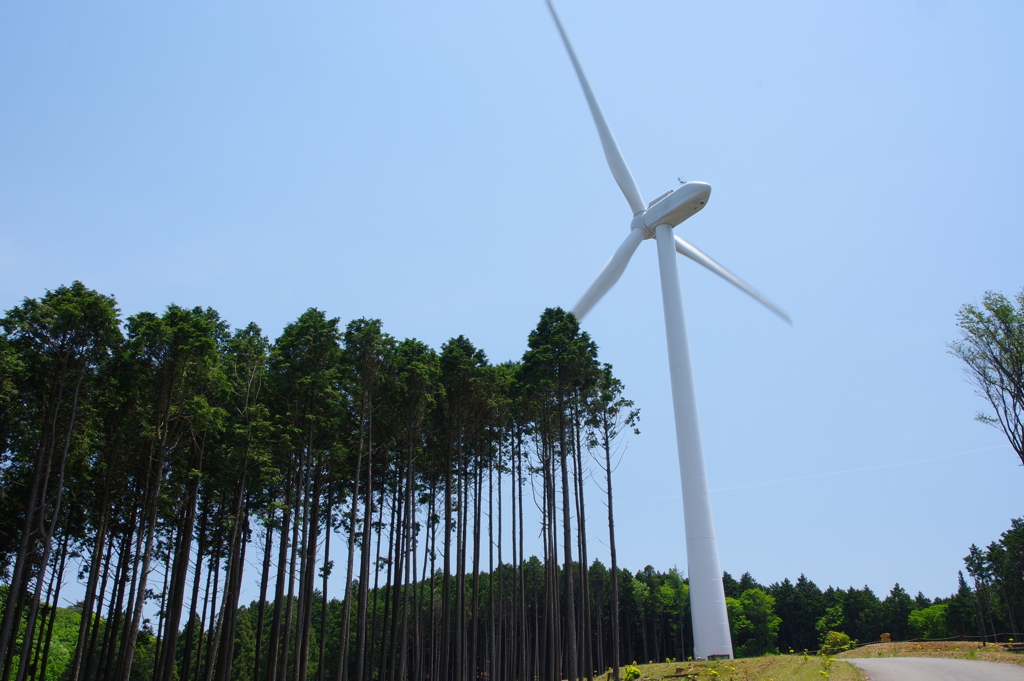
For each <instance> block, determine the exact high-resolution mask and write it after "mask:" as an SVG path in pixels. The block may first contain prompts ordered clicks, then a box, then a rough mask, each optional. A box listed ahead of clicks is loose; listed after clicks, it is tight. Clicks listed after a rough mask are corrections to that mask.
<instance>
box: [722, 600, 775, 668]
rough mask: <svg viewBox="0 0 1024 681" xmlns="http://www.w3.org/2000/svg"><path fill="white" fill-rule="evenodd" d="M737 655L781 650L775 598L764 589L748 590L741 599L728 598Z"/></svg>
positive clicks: (754, 654) (759, 654)
mask: <svg viewBox="0 0 1024 681" xmlns="http://www.w3.org/2000/svg"><path fill="white" fill-rule="evenodd" d="M725 602H726V609H727V610H728V613H729V625H730V629H731V630H732V637H733V653H734V655H735V656H736V657H758V656H761V655H766V654H777V653H778V637H779V624H780V623H781V622H782V619H781V618H780V617H779V616H778V615H777V614H775V598H774V597H772V595H771V594H769V593H767V592H765V591H763V590H761V589H747V590H746V591H744V592H743V593H742V594H741V595H740V597H739V598H729V597H728V596H727V597H726V599H725Z"/></svg>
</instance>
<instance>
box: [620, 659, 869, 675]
mask: <svg viewBox="0 0 1024 681" xmlns="http://www.w3.org/2000/svg"><path fill="white" fill-rule="evenodd" d="M637 667H639V668H640V672H641V674H642V675H641V677H640V681H661V680H662V679H666V680H669V681H688V679H694V680H695V681H823V679H825V678H828V679H829V681H862V680H863V679H864V678H865V676H864V674H863V672H861V671H860V670H859V669H857V668H856V667H854V666H853V665H851V664H849V663H846V662H841V661H839V660H835V661H834V662H833V663H832V664H831V666H830V667H829V669H828V673H829V676H828V677H824V676H822V674H821V672H822V671H825V665H824V664H823V658H821V657H813V656H807V657H804V656H803V655H768V656H765V657H748V658H744V659H740V660H720V661H716V662H662V663H655V664H641V665H637ZM677 669H681V670H682V673H696V674H697V676H693V677H678V676H676V674H677V671H676V670H677ZM624 670H625V668H620V670H619V671H620V676H621V675H622V674H623V673H624ZM673 677H674V678H673ZM610 678H611V675H608V674H602V675H601V676H600V681H609V680H610Z"/></svg>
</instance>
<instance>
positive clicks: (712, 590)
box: [547, 0, 790, 660]
mask: <svg viewBox="0 0 1024 681" xmlns="http://www.w3.org/2000/svg"><path fill="white" fill-rule="evenodd" d="M547 3H548V9H550V10H551V16H552V17H554V20H555V26H557V27H558V32H559V34H561V36H562V41H563V42H564V43H565V49H566V51H568V53H569V59H571V60H572V65H573V68H574V69H575V70H576V76H577V77H578V78H579V81H580V85H581V86H582V88H583V94H584V96H585V97H586V98H587V105H588V106H589V107H590V113H591V115H592V116H593V118H594V123H595V125H596V126H597V134H598V136H599V137H600V138H601V146H602V147H603V148H604V155H605V158H606V159H607V161H608V167H609V168H610V169H611V171H612V175H613V176H614V177H615V181H616V183H618V185H619V189H621V190H622V193H623V194H624V195H625V197H626V201H628V202H629V207H630V209H631V210H632V212H633V219H632V221H631V222H630V230H629V234H628V235H627V236H626V240H625V241H623V242H622V245H621V246H619V248H618V250H617V251H615V254H614V255H612V257H611V259H610V260H609V261H608V262H607V263H606V264H605V266H604V268H603V269H602V270H601V272H600V273H599V274H598V275H597V278H596V279H594V282H593V283H592V284H591V285H590V287H589V288H588V289H587V290H586V292H585V293H584V294H583V296H582V297H581V298H580V300H579V302H578V303H576V306H575V307H574V308H573V310H572V311H573V312H574V313H575V314H576V316H577V317H578V318H579V319H583V317H584V316H586V314H587V312H589V311H590V309H591V308H592V307H593V306H594V305H596V304H597V302H598V301H599V300H600V299H601V298H602V297H603V296H604V294H605V293H607V292H608V290H609V289H610V288H611V287H612V286H614V285H615V282H616V281H618V280H619V277H620V276H622V273H623V271H625V269H626V265H627V264H628V263H629V259H630V258H631V257H632V256H633V253H634V252H635V251H636V249H637V247H638V246H639V245H640V242H642V241H644V240H646V239H655V240H656V241H657V245H658V267H659V270H660V272H661V296H662V302H663V304H664V310H665V340H666V342H667V344H668V361H669V377H670V380H671V384H672V404H673V407H674V409H673V412H674V415H675V421H676V444H677V447H678V449H679V473H680V477H681V478H682V486H683V514H684V519H685V527H686V563H687V570H688V572H689V580H690V605H691V609H692V613H693V645H694V656H695V657H697V658H698V659H705V660H706V659H711V658H715V657H729V658H731V657H732V655H733V651H732V638H731V637H730V635H729V615H728V612H727V611H726V608H725V590H724V588H723V586H722V568H721V565H720V564H719V562H718V544H717V542H716V540H715V524H714V520H713V518H712V515H711V494H710V491H709V489H708V480H707V472H706V471H705V468H704V449H703V446H702V445H701V439H700V421H699V420H698V418H697V398H696V393H695V391H694V387H693V370H692V367H691V365H690V346H689V343H688V341H687V338H686V320H685V318H684V317H683V296H682V291H681V289H680V286H679V271H678V269H677V267H676V258H675V256H676V253H677V252H678V253H680V254H682V255H685V256H686V257H688V258H690V259H691V260H693V261H695V262H697V263H699V264H701V265H703V266H704V267H706V268H708V269H709V270H711V271H712V272H714V273H715V274H717V275H718V276H720V277H722V278H723V279H725V280H726V281H728V282H729V283H731V284H733V285H734V286H736V287H738V288H739V289H741V290H742V291H744V292H745V293H747V294H749V295H751V296H753V297H754V298H755V299H756V300H757V301H758V302H760V303H762V304H763V305H765V306H767V307H768V308H769V309H770V310H771V311H772V312H774V313H775V314H777V315H779V316H780V317H782V318H783V319H785V320H786V321H787V322H789V321H790V319H789V317H788V316H787V315H786V313H785V312H783V311H782V310H781V309H780V308H779V307H778V306H777V305H775V304H774V303H772V302H771V301H770V300H768V299H767V298H765V297H764V296H762V295H761V294H760V293H758V292H757V291H755V290H754V289H753V288H752V287H751V286H749V285H748V284H746V283H745V282H743V281H742V280H741V279H740V278H739V277H737V276H736V275H734V274H732V273H731V272H729V271H728V270H727V269H725V268H724V267H722V266H721V265H719V264H718V263H717V262H715V261H714V260H712V259H711V258H709V257H708V256H707V255H705V254H704V253H703V252H702V251H700V250H699V249H697V248H696V247H694V246H693V245H691V244H689V243H687V242H686V241H684V240H683V239H681V238H680V237H678V236H675V235H674V233H673V231H672V230H673V229H674V228H675V226H676V225H678V224H680V223H682V222H683V221H684V220H686V219H687V218H689V217H691V216H692V215H695V214H696V213H698V212H699V211H700V210H701V209H702V208H704V206H705V205H706V204H707V201H708V199H709V198H710V196H711V186H710V185H708V184H705V183H704V182H685V183H683V184H682V185H680V186H679V187H677V188H676V189H674V190H671V191H669V192H667V193H665V194H663V195H662V196H660V197H658V198H657V199H655V200H654V201H653V202H652V203H651V205H649V206H648V205H647V204H645V203H644V200H643V198H642V197H641V195H640V190H639V189H638V188H637V186H636V182H635V181H634V180H633V175H632V174H631V173H630V172H629V167H628V166H627V165H626V161H625V159H624V158H623V157H622V152H620V151H619V145H618V144H616V143H615V138H614V137H613V136H612V132H611V129H610V128H609V127H608V123H607V122H606V121H605V119H604V114H602V113H601V107H600V105H599V104H598V103H597V98H595V97H594V93H593V92H592V91H591V89H590V84H589V83H588V82H587V77H586V75H584V73H583V67H581V66H580V63H579V60H578V59H577V58H576V53H575V52H574V51H573V49H572V45H571V44H570V43H569V38H568V36H567V35H566V34H565V30H564V29H563V28H562V22H561V21H559V19H558V14H556V13H555V8H554V6H553V5H552V4H551V0H547Z"/></svg>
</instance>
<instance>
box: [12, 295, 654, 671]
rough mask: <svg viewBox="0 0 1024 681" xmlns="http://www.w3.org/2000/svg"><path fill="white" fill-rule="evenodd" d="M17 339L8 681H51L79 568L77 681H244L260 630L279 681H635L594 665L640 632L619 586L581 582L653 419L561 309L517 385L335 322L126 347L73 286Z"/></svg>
mask: <svg viewBox="0 0 1024 681" xmlns="http://www.w3.org/2000/svg"><path fill="white" fill-rule="evenodd" d="M0 325H2V328H3V334H2V335H0V445H2V446H0V457H2V458H0V486H2V492H3V496H2V499H0V506H2V508H0V570H2V575H3V579H4V581H6V583H7V588H6V590H5V593H6V598H5V599H4V604H3V616H2V620H0V663H2V671H0V679H2V681H8V680H9V679H16V680H17V681H23V680H26V679H41V678H45V676H46V665H47V661H48V659H49V657H48V655H47V653H46V649H47V647H48V645H49V641H50V637H51V632H52V623H53V619H54V618H53V617H52V616H51V617H50V618H49V619H47V613H50V614H51V615H52V614H53V612H54V610H53V607H52V605H54V604H56V603H57V602H58V601H59V598H60V590H61V588H62V585H64V584H65V583H66V582H67V581H68V579H69V578H70V576H71V575H70V574H69V570H70V571H76V570H77V572H78V577H79V579H80V580H81V581H82V583H83V584H84V587H85V594H84V597H83V599H82V601H81V603H80V604H79V607H78V609H79V610H80V611H81V620H80V627H79V632H78V636H77V644H76V645H75V647H74V654H73V659H72V660H71V661H70V663H69V668H68V672H67V678H69V679H71V680H72V681H79V680H80V679H99V678H102V679H125V680H126V679H129V678H132V677H133V674H134V675H136V676H137V675H139V674H142V675H143V676H142V677H141V678H152V679H157V680H159V681H171V680H172V679H182V680H187V679H203V680H204V681H221V680H226V679H229V678H234V675H235V671H236V670H235V669H234V666H235V664H236V662H237V659H238V641H239V638H240V637H243V636H248V635H252V632H259V635H257V636H255V639H254V642H253V646H252V653H251V654H252V658H253V659H252V665H251V668H252V669H253V670H260V674H261V675H260V676H259V678H260V679H261V681H262V679H267V680H268V681H278V680H283V679H295V681H305V680H306V679H308V678H311V677H315V678H317V679H321V680H322V679H326V678H332V679H335V678H336V679H338V680H339V681H346V680H348V679H359V680H362V679H370V678H387V679H400V678H403V679H404V678H409V677H414V676H415V677H424V676H429V677H431V678H444V679H460V680H467V681H468V680H469V679H474V678H476V677H477V676H478V675H479V674H480V673H482V670H483V669H485V668H486V669H487V670H489V672H488V673H490V674H492V675H494V676H495V677H501V676H504V677H507V678H523V677H524V676H526V675H543V676H548V677H553V676H554V675H555V674H566V673H568V674H573V675H574V677H575V676H588V675H591V674H592V672H593V670H594V669H595V668H596V667H597V666H599V664H605V663H606V662H607V663H608V664H612V665H616V664H617V663H618V661H619V658H620V656H619V655H616V654H615V653H614V652H609V651H606V650H603V649H602V650H599V648H600V645H599V644H598V643H597V642H598V641H603V640H604V634H603V633H602V632H606V631H609V629H610V630H613V631H614V632H615V633H614V634H613V635H612V636H611V638H612V639H614V638H615V637H617V636H618V632H619V630H620V628H621V627H619V626H616V625H614V624H608V623H606V622H604V621H603V620H602V617H603V615H602V614H601V613H599V612H596V611H595V608H596V607H597V606H595V603H598V602H601V603H603V601H599V600H595V592H594V590H595V589H599V590H600V589H602V588H605V586H606V585H605V584H604V583H603V582H601V583H598V584H594V583H593V582H592V580H591V570H586V569H582V568H581V566H586V565H588V563H589V557H588V556H587V545H588V544H587V542H588V531H589V532H591V533H593V532H594V531H595V530H594V528H588V527H587V522H586V521H587V519H588V517H589V513H588V510H587V508H586V501H587V499H586V491H587V490H588V489H591V488H590V487H589V486H588V485H586V484H585V483H586V481H587V480H588V479H589V478H590V477H591V476H592V475H593V474H595V473H600V476H599V479H600V480H601V481H603V483H604V486H605V488H604V492H605V493H606V496H604V497H602V498H601V501H603V502H605V503H606V504H607V505H608V516H607V518H608V527H609V529H610V530H613V527H614V520H613V514H612V507H611V499H612V490H611V471H612V469H613V468H614V462H615V459H616V456H615V455H616V447H617V440H618V438H619V435H620V433H621V432H622V431H624V430H626V429H629V428H632V429H634V430H635V424H636V419H637V412H636V410H635V409H634V408H633V405H632V403H631V402H629V401H628V400H626V399H625V398H624V397H623V396H622V385H621V383H619V381H618V380H617V379H616V378H615V377H614V376H613V375H612V372H611V367H610V366H608V365H606V364H601V363H600V362H599V361H598V357H597V348H596V345H595V344H594V343H593V341H592V340H591V339H590V338H589V337H588V336H587V335H586V334H585V333H582V332H581V331H580V330H579V328H578V325H577V322H576V319H575V317H573V316H572V315H571V314H567V313H565V312H562V311H561V310H558V309H549V310H546V311H545V312H544V314H543V315H542V316H541V319H540V322H539V324H538V326H537V328H536V329H535V330H534V331H533V332H532V333H531V334H530V336H529V338H528V349H527V351H526V353H525V354H524V356H523V358H522V360H520V361H517V362H508V363H504V364H497V365H496V364H491V363H490V362H489V361H488V359H487V357H486V355H485V353H484V352H483V351H482V350H481V349H479V348H476V347H475V346H474V345H473V344H472V343H471V342H470V341H469V340H468V339H466V338H465V337H462V336H459V337H456V338H453V339H452V340H450V341H448V342H447V343H445V344H444V345H443V346H442V348H441V349H440V351H435V350H433V349H432V348H430V347H428V346H427V345H425V344H423V343H421V342H419V341H417V340H415V339H406V340H397V339H395V338H392V337H391V336H389V335H388V334H386V333H385V332H384V331H383V328H382V325H381V323H380V321H379V320H372V319H359V320H355V321H353V322H351V323H349V324H347V325H346V326H345V327H344V328H342V326H341V325H340V322H339V320H338V319H332V318H329V317H328V316H327V315H325V314H324V313H323V312H322V311H319V310H316V309H310V310H308V311H307V312H305V313H304V314H302V315H301V316H300V317H299V319H298V320H296V321H295V322H294V323H292V324H289V325H288V326H287V327H286V328H285V329H284V331H283V333H282V334H281V336H280V337H279V338H278V339H277V340H276V341H274V342H270V341H269V339H268V338H266V337H265V336H264V335H263V333H262V331H261V330H260V329H259V328H258V327H257V326H256V325H254V324H249V325H248V326H245V327H242V328H239V329H235V330H232V329H231V328H230V327H229V326H228V324H227V323H226V322H225V321H224V320H222V319H221V318H220V316H219V315H218V314H217V313H216V312H215V311H214V310H212V309H209V308H205V309H204V308H193V309H186V308H182V307H179V306H176V305H171V306H169V307H168V308H167V309H166V310H165V311H164V312H163V313H161V314H157V313H150V312H143V313H139V314H135V315H132V316H130V317H128V318H127V319H126V320H124V321H123V323H122V320H121V319H120V315H119V311H118V308H117V306H116V302H115V300H114V299H113V297H111V296H105V295H101V294H99V293H97V292H95V291H92V290H89V289H88V288H86V287H85V286H84V285H82V284H81V283H79V282H75V283H74V284H72V285H71V286H66V287H61V288H59V289H56V290H54V291H51V292H47V294H46V295H44V296H42V297H41V298H39V299H26V300H25V301H24V303H23V304H22V305H20V306H18V307H16V308H14V309H12V310H10V311H9V312H8V313H7V314H6V315H5V316H4V318H3V319H2V320H0ZM602 468H603V469H604V470H603V472H602V471H601V470H600V469H602ZM536 518H539V528H538V525H537V521H536V520H535V519H536ZM528 520H529V522H528ZM538 529H539V532H540V536H541V538H542V547H543V551H542V555H541V557H540V558H539V559H538V562H537V563H536V565H537V566H539V568H540V571H539V572H537V571H536V570H534V569H533V568H534V567H535V566H534V564H533V563H531V562H530V560H529V559H527V557H526V555H525V537H526V536H527V535H534V534H536V533H537V531H538ZM332 542H334V548H333V549H332ZM611 546H612V547H613V558H612V560H613V563H612V568H611V575H612V576H611V577H610V578H609V581H610V582H611V583H612V586H611V588H610V589H609V592H610V593H609V596H608V598H610V601H609V605H608V606H607V607H608V608H610V611H611V613H612V615H611V616H612V617H613V621H614V619H615V614H614V613H617V611H618V607H617V605H616V600H617V599H618V597H619V591H618V580H616V579H615V577H614V575H616V574H617V567H616V565H615V558H614V538H613V537H612V538H611ZM339 547H340V548H341V549H342V550H341V552H340V553H341V555H343V556H344V558H343V559H342V560H341V561H339V564H338V565H335V562H334V560H333V559H332V556H335V555H337V554H338V553H339V552H338V551H337V549H338V548H339ZM250 565H251V566H253V567H256V569H257V570H258V572H259V574H258V577H257V578H256V579H257V581H258V583H259V585H260V597H259V600H258V601H257V602H256V603H255V604H254V605H253V606H252V607H251V608H248V609H247V608H244V607H240V604H239V597H240V592H241V588H242V584H243V578H244V575H245V574H246V567H247V566H250ZM332 575H335V576H336V577H338V578H339V579H334V580H332V579H331V576H332ZM494 575H496V576H497V579H498V584H496V585H495V586H496V589H497V590H496V591H494V593H495V594H500V595H501V596H502V597H501V598H499V599H495V600H493V601H487V602H485V600H484V599H486V598H487V595H486V594H488V593H490V592H488V590H487V587H486V585H485V582H486V579H487V576H494ZM339 583H340V584H341V585H342V586H341V587H340V589H338V593H331V592H329V589H330V588H332V587H333V588H335V589H337V588H338V584H339ZM414 585H415V586H414ZM602 593H604V592H602ZM332 601H334V602H337V603H339V606H338V608H340V611H339V612H333V611H332V610H331V608H330V607H329V604H330V603H331V602H332ZM48 604H49V607H48ZM250 611H251V612H250ZM241 613H248V614H247V615H246V617H243V616H242V614H241ZM253 618H254V620H253ZM250 620H253V621H250ZM331 627H334V628H335V629H336V631H334V632H333V634H334V637H333V639H332V638H331V637H328V636H325V635H323V633H324V632H327V631H329V630H331ZM595 628H596V630H595ZM246 632H248V633H246ZM332 640H333V641H334V642H335V643H334V644H333V645H332ZM499 641H501V642H502V644H501V646H500V650H499V644H498V642H499ZM612 645H613V646H615V647H618V646H619V644H618V642H617V641H616V642H615V643H613V644H612ZM498 656H501V657H500V659H501V664H500V666H499V665H497V664H495V663H494V661H495V659H496V658H497V657H498ZM140 670H141V671H140Z"/></svg>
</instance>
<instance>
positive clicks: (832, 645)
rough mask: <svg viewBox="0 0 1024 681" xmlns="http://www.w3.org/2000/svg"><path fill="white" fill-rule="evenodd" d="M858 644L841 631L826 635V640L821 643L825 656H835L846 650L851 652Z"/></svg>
mask: <svg viewBox="0 0 1024 681" xmlns="http://www.w3.org/2000/svg"><path fill="white" fill-rule="evenodd" d="M856 643H857V642H856V641H854V640H853V639H851V638H850V637H849V636H847V635H846V634H844V633H843V632H841V631H830V632H828V633H827V634H825V638H824V639H823V640H822V642H821V652H822V654H824V655H835V654H836V653H841V652H843V651H844V650H849V649H850V648H852V647H853V646H854V645H856Z"/></svg>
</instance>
